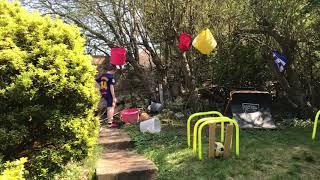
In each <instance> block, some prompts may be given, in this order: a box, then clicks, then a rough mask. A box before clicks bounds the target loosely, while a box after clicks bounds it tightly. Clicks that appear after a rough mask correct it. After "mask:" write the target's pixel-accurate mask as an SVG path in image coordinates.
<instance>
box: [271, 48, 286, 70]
mask: <svg viewBox="0 0 320 180" xmlns="http://www.w3.org/2000/svg"><path fill="white" fill-rule="evenodd" d="M272 55H273V58H274V62H275V63H276V65H277V66H278V69H279V71H280V72H283V71H284V67H285V65H286V64H287V62H288V60H287V58H286V57H285V56H284V55H282V54H280V53H279V52H278V51H273V52H272Z"/></svg>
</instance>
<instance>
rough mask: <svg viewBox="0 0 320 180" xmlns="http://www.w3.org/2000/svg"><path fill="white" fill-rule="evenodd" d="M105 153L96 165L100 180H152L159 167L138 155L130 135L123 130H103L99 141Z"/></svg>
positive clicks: (104, 128)
mask: <svg viewBox="0 0 320 180" xmlns="http://www.w3.org/2000/svg"><path fill="white" fill-rule="evenodd" d="M98 142H99V144H100V145H102V146H103V147H104V151H103V153H102V155H101V156H100V159H99V160H98V162H97V165H96V177H97V179H98V180H152V179H155V178H156V173H157V167H156V166H155V164H154V163H153V162H152V161H150V160H148V159H146V158H145V157H144V156H142V155H140V154H138V153H136V152H135V151H134V150H133V149H132V147H133V143H132V141H131V138H130V137H129V135H128V134H127V133H126V132H125V131H124V130H122V129H108V128H106V127H103V128H102V131H101V132H100V136H99V139H98Z"/></svg>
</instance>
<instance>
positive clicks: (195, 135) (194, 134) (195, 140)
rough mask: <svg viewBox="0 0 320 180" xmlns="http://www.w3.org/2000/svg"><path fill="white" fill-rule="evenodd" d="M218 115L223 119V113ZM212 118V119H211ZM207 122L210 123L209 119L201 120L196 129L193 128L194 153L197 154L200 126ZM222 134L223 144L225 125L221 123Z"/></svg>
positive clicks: (195, 126)
mask: <svg viewBox="0 0 320 180" xmlns="http://www.w3.org/2000/svg"><path fill="white" fill-rule="evenodd" d="M218 115H219V117H223V116H222V115H221V113H220V114H218ZM210 118H211V117H210ZM210 120H212V119H210ZM205 121H208V119H207V118H203V119H200V120H198V121H197V122H196V124H195V125H194V128H193V145H192V149H193V152H194V153H197V133H198V126H199V125H200V124H201V123H203V122H205ZM220 132H221V135H220V139H221V142H223V141H224V123H221V129H220Z"/></svg>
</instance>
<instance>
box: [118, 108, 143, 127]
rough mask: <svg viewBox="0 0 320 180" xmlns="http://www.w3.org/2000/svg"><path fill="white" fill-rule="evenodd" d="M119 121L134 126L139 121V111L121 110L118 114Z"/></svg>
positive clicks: (132, 109) (134, 109)
mask: <svg viewBox="0 0 320 180" xmlns="http://www.w3.org/2000/svg"><path fill="white" fill-rule="evenodd" d="M120 117H121V120H122V121H123V122H125V123H130V124H135V123H137V122H138V120H139V109H137V108H131V109H125V110H122V111H121V113H120Z"/></svg>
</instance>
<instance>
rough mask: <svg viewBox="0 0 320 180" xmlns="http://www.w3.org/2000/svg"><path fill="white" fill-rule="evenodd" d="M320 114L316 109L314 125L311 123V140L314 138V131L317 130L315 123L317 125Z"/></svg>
mask: <svg viewBox="0 0 320 180" xmlns="http://www.w3.org/2000/svg"><path fill="white" fill-rule="evenodd" d="M319 116H320V110H319V111H318V113H317V114H316V117H315V119H314V125H313V132H312V140H314V139H315V138H316V132H317V125H318V119H319Z"/></svg>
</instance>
